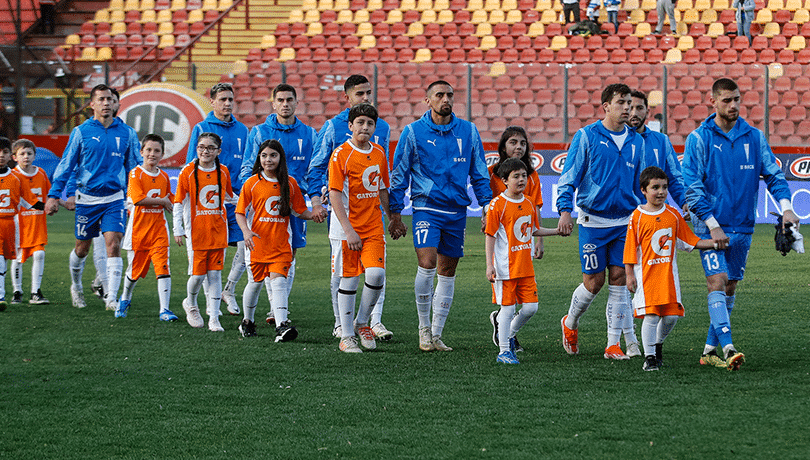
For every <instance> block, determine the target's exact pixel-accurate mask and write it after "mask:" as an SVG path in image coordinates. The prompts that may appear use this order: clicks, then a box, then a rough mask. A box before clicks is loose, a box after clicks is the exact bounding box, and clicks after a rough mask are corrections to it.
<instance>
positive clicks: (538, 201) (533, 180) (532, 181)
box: [524, 171, 543, 208]
mask: <svg viewBox="0 0 810 460" xmlns="http://www.w3.org/2000/svg"><path fill="white" fill-rule="evenodd" d="M524 195H526V198H528V199H529V201H531V202H532V203H533V204H534V206H535V207H536V208H542V207H543V187H542V186H541V185H540V176H538V175H537V171H532V172H531V173H529V177H528V180H527V181H526V193H524Z"/></svg>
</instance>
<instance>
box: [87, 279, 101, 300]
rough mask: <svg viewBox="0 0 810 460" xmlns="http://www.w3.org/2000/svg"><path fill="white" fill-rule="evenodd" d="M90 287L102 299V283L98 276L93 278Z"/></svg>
mask: <svg viewBox="0 0 810 460" xmlns="http://www.w3.org/2000/svg"><path fill="white" fill-rule="evenodd" d="M90 289H91V290H92V291H93V294H95V295H96V296H97V297H98V298H99V299H102V300H104V284H102V283H101V280H99V279H98V278H96V279H94V280H93V282H92V283H91V284H90Z"/></svg>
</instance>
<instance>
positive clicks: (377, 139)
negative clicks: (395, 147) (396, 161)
mask: <svg viewBox="0 0 810 460" xmlns="http://www.w3.org/2000/svg"><path fill="white" fill-rule="evenodd" d="M343 93H344V96H345V98H346V102H348V104H349V107H348V108H347V109H345V110H344V111H342V112H340V113H339V114H337V115H336V116H335V117H334V118H332V119H330V120H327V121H326V123H324V125H323V127H322V128H321V130H320V131H318V135H317V137H316V138H315V151H314V153H313V154H312V161H311V162H310V165H309V169H308V170H307V193H308V194H309V196H310V199H311V200H312V213H313V214H314V215H315V222H318V220H317V216H318V215H319V214H322V212H321V211H322V209H323V208H322V202H321V200H322V198H323V199H324V201H328V197H329V192H328V190H327V177H326V172H327V166H328V164H329V159H330V157H331V155H332V152H334V151H335V149H336V148H337V147H339V146H340V145H341V144H343V143H344V142H346V141H347V140H349V139H350V138H351V137H352V133H351V130H350V129H349V110H351V108H352V107H354V106H356V105H358V104H371V103H372V101H373V98H372V89H371V83H370V82H369V81H368V78H366V77H365V76H363V75H356V74H355V75H351V76H349V78H347V79H346V82H345V83H344V84H343ZM390 140H391V127H390V126H388V123H386V122H385V120H383V119H382V118H379V117H378V118H377V125H376V129H375V131H374V134H373V135H372V136H371V142H374V143H375V144H377V145H379V146H380V147H382V149H383V150H384V151H385V157H386V160H388V162H389V168H390V167H391V165H390V161H391V157H390V155H389V151H388V144H389V142H390ZM322 195H324V196H323V197H322ZM339 283H340V278H339V277H338V276H333V277H332V279H331V284H330V289H331V293H332V312H333V313H334V315H335V327H334V329H333V330H332V335H333V336H335V337H341V335H342V334H341V331H340V329H339V328H340V309H339V307H338V303H337V290H338V284H339ZM384 303H385V286H383V288H382V291H380V297H379V299H378V300H377V304H376V305H375V306H374V311H372V312H371V329H372V331H374V335H375V336H377V337H378V338H380V339H382V340H391V338H392V337H393V336H394V334H393V333H392V332H391V331H389V330H388V329H387V328H386V327H385V326H384V325H383V323H382V313H383V304H384Z"/></svg>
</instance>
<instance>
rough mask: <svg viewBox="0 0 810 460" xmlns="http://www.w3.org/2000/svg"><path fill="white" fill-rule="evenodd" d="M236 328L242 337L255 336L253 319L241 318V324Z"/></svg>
mask: <svg viewBox="0 0 810 460" xmlns="http://www.w3.org/2000/svg"><path fill="white" fill-rule="evenodd" d="M237 329H239V332H240V333H241V334H242V337H256V323H254V322H253V321H248V320H246V319H243V320H242V324H240V325H239V327H238V328H237Z"/></svg>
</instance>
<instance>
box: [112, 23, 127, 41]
mask: <svg viewBox="0 0 810 460" xmlns="http://www.w3.org/2000/svg"><path fill="white" fill-rule="evenodd" d="M125 33H127V24H126V23H125V22H114V23H113V25H112V26H111V27H110V36H111V37H114V36H116V35H121V34H125Z"/></svg>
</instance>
